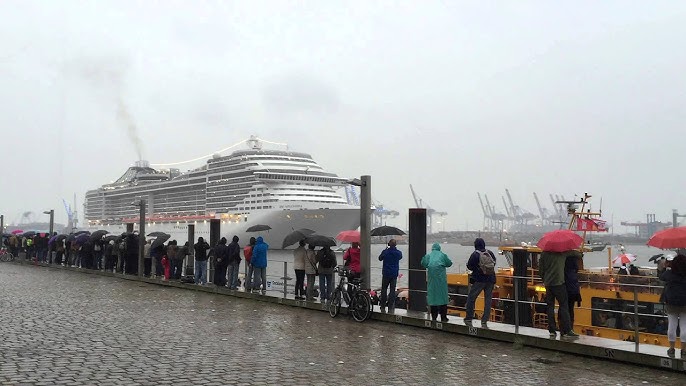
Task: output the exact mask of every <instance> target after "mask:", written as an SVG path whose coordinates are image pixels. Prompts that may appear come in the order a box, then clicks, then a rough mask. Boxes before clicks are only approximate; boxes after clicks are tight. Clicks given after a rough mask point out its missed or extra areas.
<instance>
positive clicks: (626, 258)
mask: <svg viewBox="0 0 686 386" xmlns="http://www.w3.org/2000/svg"><path fill="white" fill-rule="evenodd" d="M634 260H636V255H633V254H631V253H622V254H621V255H618V256H616V257H615V258H614V259H612V264H614V265H615V266H617V265H622V264H629V263H631V262H632V261H634Z"/></svg>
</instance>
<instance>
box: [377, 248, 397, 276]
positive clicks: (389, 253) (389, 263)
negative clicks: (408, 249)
mask: <svg viewBox="0 0 686 386" xmlns="http://www.w3.org/2000/svg"><path fill="white" fill-rule="evenodd" d="M402 258H403V253H402V252H400V251H399V250H398V248H396V247H388V248H386V249H384V250H383V251H381V254H380V255H379V261H383V268H382V270H381V274H382V275H383V277H390V278H393V277H398V271H399V270H400V260H402Z"/></svg>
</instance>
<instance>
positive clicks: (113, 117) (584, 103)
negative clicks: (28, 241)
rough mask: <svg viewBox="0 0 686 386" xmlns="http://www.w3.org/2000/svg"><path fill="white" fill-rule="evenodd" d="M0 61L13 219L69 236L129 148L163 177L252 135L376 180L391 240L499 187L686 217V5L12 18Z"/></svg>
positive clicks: (458, 214)
mask: <svg viewBox="0 0 686 386" xmlns="http://www.w3.org/2000/svg"><path fill="white" fill-rule="evenodd" d="M0 43H1V46H2V48H3V49H2V51H0V84H1V85H2V87H0V130H1V134H2V136H1V138H0V143H1V144H2V159H3V164H4V168H3V170H4V173H3V176H4V178H3V184H2V187H3V188H2V189H1V190H0V191H1V192H2V193H1V195H0V197H1V199H0V213H3V214H5V218H6V221H8V220H9V221H10V222H11V221H12V220H15V219H17V220H18V219H19V216H20V214H21V212H23V211H28V210H31V211H34V212H37V213H40V212H42V211H43V210H45V209H50V208H55V209H56V213H57V220H58V221H62V222H64V221H65V220H66V214H65V213H64V210H63V209H62V204H61V200H62V198H66V199H67V200H68V201H71V197H72V196H73V194H74V193H76V195H77V199H78V201H79V206H80V205H81V204H82V202H83V195H84V193H85V191H86V190H87V189H92V188H95V187H97V186H99V185H101V184H103V183H106V182H109V181H111V180H114V179H116V178H118V177H119V176H120V175H121V174H122V173H123V172H124V171H125V169H126V167H128V166H129V165H130V164H132V163H133V162H134V161H135V160H136V159H137V158H138V155H137V150H136V146H135V145H134V142H135V141H134V139H135V138H138V140H139V143H140V146H139V147H140V151H141V153H142V156H143V158H144V159H147V160H150V162H153V163H155V162H173V161H181V160H185V159H189V158H193V157H196V156H200V155H203V154H207V153H210V152H212V151H215V150H218V149H221V148H223V147H226V146H228V145H231V144H233V143H235V142H237V141H239V140H241V139H244V138H247V137H248V136H249V135H250V134H256V135H259V136H261V137H263V138H265V139H268V140H272V141H275V142H287V143H289V145H290V148H291V149H293V150H299V151H305V152H309V153H311V154H312V155H313V157H314V158H315V159H316V160H317V161H318V162H319V163H320V164H321V165H322V166H324V167H325V168H326V169H328V170H330V171H332V172H335V173H337V174H339V175H341V176H358V175H362V174H370V175H372V177H373V197H374V199H375V200H377V201H379V202H382V203H384V204H385V205H386V206H387V207H390V208H393V209H397V210H399V211H400V212H401V213H402V215H401V217H400V218H399V219H398V222H399V223H400V224H402V223H404V221H405V213H406V212H407V208H409V207H411V206H414V205H413V200H412V195H411V193H410V189H409V184H410V183H412V184H413V185H414V187H415V189H416V190H417V192H418V193H419V195H420V196H421V197H422V198H423V199H424V200H425V201H426V202H428V203H429V204H430V205H431V206H432V207H434V208H436V209H438V210H444V211H447V212H448V213H449V216H448V217H447V218H446V219H445V220H446V224H445V228H446V230H449V229H464V228H465V227H466V226H467V224H468V225H469V228H471V229H476V228H477V227H478V226H480V225H481V223H482V212H481V208H480V206H479V201H478V198H477V195H476V192H477V191H478V192H481V193H482V194H483V193H486V194H488V196H489V198H490V199H491V201H492V203H493V204H494V205H496V206H497V207H498V209H499V210H500V211H504V210H503V208H502V200H501V195H503V194H504V189H505V188H509V189H510V192H511V193H512V195H513V199H514V200H515V201H516V204H518V205H520V206H522V207H524V208H526V209H528V210H529V211H531V212H534V213H537V210H536V204H535V202H534V199H533V195H532V193H533V192H537V193H538V195H539V197H540V198H541V199H542V201H543V204H544V205H545V206H547V207H550V206H551V204H550V199H549V197H548V194H549V193H557V194H564V195H565V196H566V197H567V198H570V197H572V196H573V195H574V194H575V193H576V194H582V193H583V192H585V191H587V192H589V193H592V194H593V195H594V200H595V205H598V204H599V198H600V197H601V196H602V198H603V211H604V213H605V214H606V216H605V217H607V219H608V220H610V219H611V218H612V219H614V222H615V224H616V225H617V228H616V229H615V230H616V231H620V232H623V231H625V230H626V229H624V228H623V227H619V226H618V224H619V222H620V221H621V220H630V221H645V214H646V213H655V214H656V215H657V219H658V220H669V219H671V209H672V208H677V209H679V210H681V211H682V212H686V202H685V200H686V199H685V198H684V195H683V194H682V193H680V189H681V188H682V187H683V182H682V181H680V178H681V175H680V173H681V170H680V169H681V168H682V167H683V165H684V161H683V156H684V145H685V144H686V142H685V141H684V139H686V132H685V130H684V123H685V122H686V119H685V118H686V109H684V106H685V105H686V103H685V102H686V95H685V93H686V75H685V71H684V69H685V68H686V50H684V47H686V2H678V1H602V2H600V1H488V2H485V1H444V2H440V1H397V2H390V1H372V2H370V1H345V2H342V1H238V2H229V1H225V2H220V1H91V2H84V1H12V0H5V1H2V2H0ZM132 123H133V124H135V126H136V128H135V129H133V130H132V129H131V124H132ZM199 164H200V163H196V164H195V165H193V166H198V165H199ZM79 209H81V208H79ZM45 217H47V216H44V215H41V216H38V218H39V219H41V218H45Z"/></svg>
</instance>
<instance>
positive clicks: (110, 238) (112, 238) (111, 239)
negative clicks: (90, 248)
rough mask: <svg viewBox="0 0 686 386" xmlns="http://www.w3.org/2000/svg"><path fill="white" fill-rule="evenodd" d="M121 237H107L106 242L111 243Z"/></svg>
mask: <svg viewBox="0 0 686 386" xmlns="http://www.w3.org/2000/svg"><path fill="white" fill-rule="evenodd" d="M120 237H121V236H117V235H107V236H105V241H106V242H108V243H109V242H110V241H114V240H117V239H118V238H120Z"/></svg>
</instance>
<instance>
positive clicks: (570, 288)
mask: <svg viewBox="0 0 686 386" xmlns="http://www.w3.org/2000/svg"><path fill="white" fill-rule="evenodd" d="M565 287H567V297H568V298H570V299H571V298H572V297H571V296H570V295H578V294H580V293H581V289H580V288H579V263H578V262H577V256H575V255H574V254H570V255H568V256H567V257H566V260H565ZM575 299H576V297H575Z"/></svg>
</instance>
